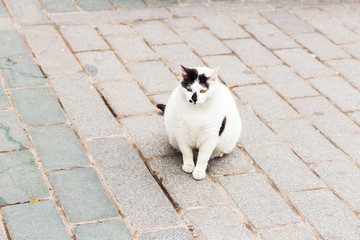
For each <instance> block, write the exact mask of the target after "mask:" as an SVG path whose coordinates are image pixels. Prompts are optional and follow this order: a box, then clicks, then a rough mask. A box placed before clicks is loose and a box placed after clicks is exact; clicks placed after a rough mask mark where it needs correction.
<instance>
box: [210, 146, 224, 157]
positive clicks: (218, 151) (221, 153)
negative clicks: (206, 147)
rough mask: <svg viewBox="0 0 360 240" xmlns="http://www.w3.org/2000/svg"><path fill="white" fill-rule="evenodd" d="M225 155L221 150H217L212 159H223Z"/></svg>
mask: <svg viewBox="0 0 360 240" xmlns="http://www.w3.org/2000/svg"><path fill="white" fill-rule="evenodd" d="M223 155H224V152H223V151H221V150H220V149H218V148H215V150H214V151H213V153H212V154H211V157H210V159H212V158H217V157H222V156H223Z"/></svg>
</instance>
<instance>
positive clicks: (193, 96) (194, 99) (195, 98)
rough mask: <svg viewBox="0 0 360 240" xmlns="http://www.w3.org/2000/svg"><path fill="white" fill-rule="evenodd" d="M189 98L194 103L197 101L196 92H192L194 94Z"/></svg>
mask: <svg viewBox="0 0 360 240" xmlns="http://www.w3.org/2000/svg"><path fill="white" fill-rule="evenodd" d="M191 99H192V100H193V101H194V103H196V101H197V94H196V93H194V94H193V95H192V96H191Z"/></svg>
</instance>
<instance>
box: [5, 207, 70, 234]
mask: <svg viewBox="0 0 360 240" xmlns="http://www.w3.org/2000/svg"><path fill="white" fill-rule="evenodd" d="M2 211H3V213H4V217H5V221H6V223H7V227H8V228H9V232H10V236H11V239H13V240H20V239H21V240H23V239H24V240H25V239H26V240H39V239H43V240H45V239H51V240H71V237H70V236H69V234H68V233H67V232H66V229H65V225H64V224H63V222H62V221H61V218H60V215H59V213H58V211H57V210H56V207H55V204H54V202H53V201H41V202H36V203H26V204H17V205H12V206H9V207H4V208H2Z"/></svg>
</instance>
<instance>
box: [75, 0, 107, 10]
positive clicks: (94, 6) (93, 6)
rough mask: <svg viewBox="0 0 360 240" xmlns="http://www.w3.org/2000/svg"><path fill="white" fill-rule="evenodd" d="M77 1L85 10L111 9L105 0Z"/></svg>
mask: <svg viewBox="0 0 360 240" xmlns="http://www.w3.org/2000/svg"><path fill="white" fill-rule="evenodd" d="M77 3H78V4H79V6H80V7H81V8H82V9H84V10H85V11H100V10H113V8H112V6H111V5H110V3H109V2H108V1H107V0H77Z"/></svg>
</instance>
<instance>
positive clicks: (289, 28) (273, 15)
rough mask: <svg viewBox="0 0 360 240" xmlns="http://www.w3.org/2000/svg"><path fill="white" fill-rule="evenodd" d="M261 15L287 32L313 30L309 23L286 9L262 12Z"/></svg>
mask: <svg viewBox="0 0 360 240" xmlns="http://www.w3.org/2000/svg"><path fill="white" fill-rule="evenodd" d="M263 15H264V16H265V17H266V18H268V19H269V20H270V21H272V22H273V23H275V25H277V26H278V27H279V28H280V29H282V30H283V31H285V32H286V33H289V34H293V33H303V32H312V31H313V29H312V28H311V27H310V26H309V25H307V24H306V23H304V22H303V21H301V20H300V19H299V18H298V17H296V16H295V15H293V14H291V13H290V12H288V11H272V12H264V13H263Z"/></svg>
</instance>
